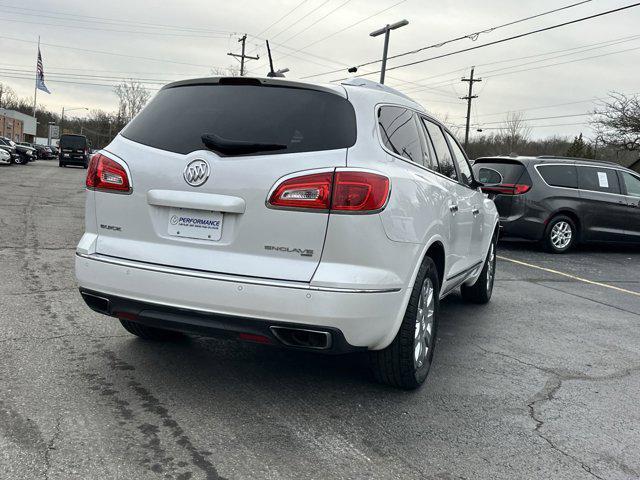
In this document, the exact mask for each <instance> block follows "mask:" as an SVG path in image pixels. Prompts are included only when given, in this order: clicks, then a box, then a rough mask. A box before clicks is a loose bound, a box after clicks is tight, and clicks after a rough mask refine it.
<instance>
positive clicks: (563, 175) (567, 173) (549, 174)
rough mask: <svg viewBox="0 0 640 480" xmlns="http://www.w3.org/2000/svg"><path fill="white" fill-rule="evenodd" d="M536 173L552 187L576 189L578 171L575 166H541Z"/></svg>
mask: <svg viewBox="0 0 640 480" xmlns="http://www.w3.org/2000/svg"><path fill="white" fill-rule="evenodd" d="M538 172H540V175H541V176H542V178H544V181H545V182H547V183H548V184H549V185H551V186H552V187H565V188H578V171H577V169H576V167H575V165H541V166H539V167H538Z"/></svg>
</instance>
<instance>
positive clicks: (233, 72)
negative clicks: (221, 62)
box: [211, 65, 240, 77]
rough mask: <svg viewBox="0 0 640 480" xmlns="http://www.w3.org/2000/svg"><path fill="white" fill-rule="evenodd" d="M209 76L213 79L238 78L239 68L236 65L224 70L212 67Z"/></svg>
mask: <svg viewBox="0 0 640 480" xmlns="http://www.w3.org/2000/svg"><path fill="white" fill-rule="evenodd" d="M211 75H213V76H214V77H239V76H240V68H239V67H237V66H236V65H229V66H228V67H226V68H221V67H213V68H212V69H211Z"/></svg>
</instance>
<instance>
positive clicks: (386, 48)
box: [349, 20, 409, 84]
mask: <svg viewBox="0 0 640 480" xmlns="http://www.w3.org/2000/svg"><path fill="white" fill-rule="evenodd" d="M405 25H409V22H408V21H407V20H401V21H399V22H396V23H392V24H391V25H388V24H387V25H385V26H384V27H382V28H381V29H379V30H376V31H375V32H371V33H370V34H369V36H370V37H377V36H378V35H382V34H383V33H384V49H383V51H382V68H380V83H381V84H384V74H385V71H386V70H387V54H388V53H389V34H390V33H391V30H395V29H396V28H400V27H404V26H405ZM349 72H351V69H349Z"/></svg>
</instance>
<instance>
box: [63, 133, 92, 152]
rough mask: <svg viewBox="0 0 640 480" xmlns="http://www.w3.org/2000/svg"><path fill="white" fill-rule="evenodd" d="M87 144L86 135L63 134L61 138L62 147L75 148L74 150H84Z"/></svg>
mask: <svg viewBox="0 0 640 480" xmlns="http://www.w3.org/2000/svg"><path fill="white" fill-rule="evenodd" d="M86 146H87V139H86V137H81V136H78V135H63V136H62V137H61V138H60V147H61V148H73V149H74V150H82V149H84V147H86Z"/></svg>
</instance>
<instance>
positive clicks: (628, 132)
mask: <svg viewBox="0 0 640 480" xmlns="http://www.w3.org/2000/svg"><path fill="white" fill-rule="evenodd" d="M592 124H593V125H594V127H595V129H596V133H597V136H598V137H597V138H598V140H599V141H601V142H603V143H604V144H605V145H607V146H610V147H614V148H619V149H623V150H628V151H636V150H640V96H638V95H632V96H627V95H625V94H623V93H615V92H614V93H611V94H609V100H607V101H604V102H603V103H602V104H601V106H600V107H598V108H596V110H595V111H594V112H593V118H592Z"/></svg>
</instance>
